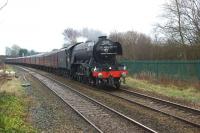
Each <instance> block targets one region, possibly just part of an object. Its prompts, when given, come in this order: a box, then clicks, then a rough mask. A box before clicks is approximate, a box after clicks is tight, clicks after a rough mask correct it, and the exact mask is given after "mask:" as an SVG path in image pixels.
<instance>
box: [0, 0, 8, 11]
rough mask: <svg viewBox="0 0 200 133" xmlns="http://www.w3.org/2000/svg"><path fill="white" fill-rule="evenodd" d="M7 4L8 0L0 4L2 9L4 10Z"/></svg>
mask: <svg viewBox="0 0 200 133" xmlns="http://www.w3.org/2000/svg"><path fill="white" fill-rule="evenodd" d="M7 4H8V0H6V2H5V3H4V4H3V5H2V6H0V10H2V9H3V8H4V7H6V6H7Z"/></svg>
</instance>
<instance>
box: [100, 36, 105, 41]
mask: <svg viewBox="0 0 200 133" xmlns="http://www.w3.org/2000/svg"><path fill="white" fill-rule="evenodd" d="M104 39H107V36H100V37H99V41H100V40H104Z"/></svg>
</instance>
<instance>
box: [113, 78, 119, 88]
mask: <svg viewBox="0 0 200 133" xmlns="http://www.w3.org/2000/svg"><path fill="white" fill-rule="evenodd" d="M114 87H115V88H116V89H119V87H120V79H115V80H114Z"/></svg>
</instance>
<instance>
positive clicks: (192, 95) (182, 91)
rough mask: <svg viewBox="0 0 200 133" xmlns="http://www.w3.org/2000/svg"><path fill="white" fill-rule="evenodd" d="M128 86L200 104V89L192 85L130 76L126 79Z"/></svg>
mask: <svg viewBox="0 0 200 133" xmlns="http://www.w3.org/2000/svg"><path fill="white" fill-rule="evenodd" d="M126 84H127V86H129V87H131V88H137V89H141V90H144V91H149V92H153V93H157V94H161V95H163V96H167V97H172V98H176V99H181V100H186V101H189V102H193V103H198V104H200V89H198V88H195V87H194V86H192V85H182V86H180V85H175V84H173V83H167V84H166V83H165V84H164V83H155V82H152V81H148V80H139V79H135V78H131V77H128V78H127V80H126Z"/></svg>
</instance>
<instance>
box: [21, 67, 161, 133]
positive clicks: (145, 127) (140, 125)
mask: <svg viewBox="0 0 200 133" xmlns="http://www.w3.org/2000/svg"><path fill="white" fill-rule="evenodd" d="M20 68H21V69H23V70H25V71H29V73H30V74H31V75H32V73H31V72H30V71H32V70H30V69H26V68H23V67H20ZM36 73H37V72H36ZM40 75H42V76H44V77H46V78H48V79H50V80H52V81H54V82H56V83H58V84H60V85H62V86H64V87H66V88H68V89H70V90H71V91H73V92H75V93H77V94H78V95H80V96H82V97H84V98H86V99H88V100H90V101H91V102H94V103H96V104H98V105H100V106H102V107H104V108H106V109H108V110H109V111H111V112H114V113H115V114H117V115H119V116H121V117H122V118H124V119H126V120H128V121H130V122H132V123H134V124H136V125H138V126H139V127H141V128H143V129H144V130H147V131H149V132H152V133H157V132H156V131H154V130H153V129H151V128H149V127H147V126H145V125H143V124H141V123H139V122H137V121H136V120H133V119H132V118H130V117H128V116H126V115H124V114H122V113H120V112H118V111H116V110H114V109H113V108H110V107H108V106H106V105H104V104H102V103H100V102H99V101H97V100H95V99H93V98H91V97H89V96H87V95H85V94H83V93H81V92H79V91H77V90H75V89H73V88H72V87H70V86H68V85H66V84H63V83H62V82H60V81H58V80H56V79H53V78H51V77H48V76H46V75H44V74H40ZM40 82H42V81H40ZM43 84H44V83H43ZM45 86H46V85H45ZM53 92H54V91H53ZM54 93H55V92H54ZM55 94H56V93H55ZM56 95H57V94H56ZM57 96H58V95H57ZM58 97H60V96H58ZM60 98H61V97H60ZM61 99H62V98H61ZM62 100H63V101H64V99H62ZM64 102H65V101H64ZM65 103H66V102H65ZM68 105H69V104H68ZM69 106H70V107H71V108H72V109H74V110H75V111H76V112H77V113H78V114H79V115H80V116H81V117H83V118H84V119H85V120H86V121H87V122H88V123H89V124H91V125H92V126H93V127H94V128H95V129H97V130H98V131H99V132H103V131H101V129H99V128H98V127H97V126H96V125H95V124H94V123H92V122H91V121H90V120H88V119H87V118H86V117H85V116H84V115H83V114H81V113H80V112H79V111H78V110H76V109H75V108H73V107H72V106H71V105H69Z"/></svg>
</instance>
